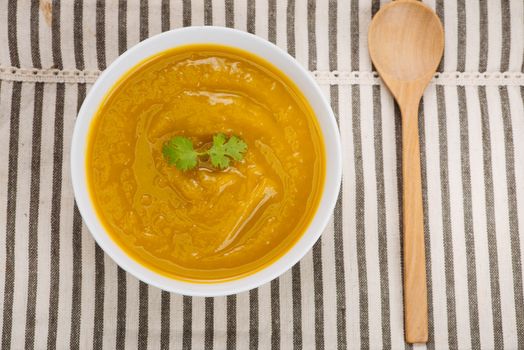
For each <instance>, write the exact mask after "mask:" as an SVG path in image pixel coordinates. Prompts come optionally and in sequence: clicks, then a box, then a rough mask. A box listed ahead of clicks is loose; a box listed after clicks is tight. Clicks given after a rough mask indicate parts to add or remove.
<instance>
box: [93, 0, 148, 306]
mask: <svg viewBox="0 0 524 350" xmlns="http://www.w3.org/2000/svg"><path fill="white" fill-rule="evenodd" d="M126 13H127V47H128V48H130V47H132V46H134V45H136V44H137V43H138V42H139V41H140V1H128V2H127V12H126ZM84 18H85V14H84ZM84 30H85V27H84ZM84 41H85V40H84ZM86 66H87V67H96V66H91V65H86ZM137 300H138V299H137Z"/></svg>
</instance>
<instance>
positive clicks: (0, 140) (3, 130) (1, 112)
mask: <svg viewBox="0 0 524 350" xmlns="http://www.w3.org/2000/svg"><path fill="white" fill-rule="evenodd" d="M2 11H3V10H2ZM0 12H1V11H0ZM5 51H7V50H5ZM12 89H13V84H12V83H6V82H0V105H1V106H2V108H0V120H2V121H5V122H2V123H0V147H1V148H0V149H3V150H8V149H9V130H10V124H11V123H10V111H11V94H12ZM8 164H9V152H5V151H4V152H0V198H7V178H8V171H9V167H8ZM6 216H7V200H5V199H4V200H2V201H0V222H2V223H4V225H5V223H6V222H7V217H6ZM4 232H5V231H4ZM4 235H5V234H4ZM0 251H1V252H2V254H3V257H4V258H3V259H0V281H5V270H6V265H5V264H6V261H5V251H6V240H5V236H4V237H2V239H0ZM0 298H1V299H0V300H4V288H0ZM2 305H3V304H2ZM3 321H4V320H3V318H2V317H0V327H1V326H3Z"/></svg>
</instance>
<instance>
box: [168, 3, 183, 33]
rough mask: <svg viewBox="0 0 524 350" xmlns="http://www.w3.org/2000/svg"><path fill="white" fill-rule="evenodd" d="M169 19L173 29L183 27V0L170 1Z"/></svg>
mask: <svg viewBox="0 0 524 350" xmlns="http://www.w3.org/2000/svg"><path fill="white" fill-rule="evenodd" d="M169 4H170V11H169V17H170V18H169V19H170V23H169V24H170V26H171V28H179V27H182V0H170V3H169Z"/></svg>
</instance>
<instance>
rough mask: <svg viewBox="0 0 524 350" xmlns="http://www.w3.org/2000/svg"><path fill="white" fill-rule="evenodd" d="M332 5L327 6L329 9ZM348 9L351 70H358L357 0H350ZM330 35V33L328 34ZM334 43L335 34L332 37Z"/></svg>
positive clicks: (358, 30) (358, 29)
mask: <svg viewBox="0 0 524 350" xmlns="http://www.w3.org/2000/svg"><path fill="white" fill-rule="evenodd" d="M331 2H335V4H336V1H334V0H330V5H331ZM331 8H332V6H329V9H330V10H331ZM350 11H351V19H350V24H349V26H350V28H349V29H350V36H351V70H352V71H358V70H359V66H360V62H359V32H360V28H359V20H358V0H351V3H350ZM330 37H331V35H330ZM334 40H335V43H336V36H335V38H334Z"/></svg>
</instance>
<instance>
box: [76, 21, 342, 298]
mask: <svg viewBox="0 0 524 350" xmlns="http://www.w3.org/2000/svg"><path fill="white" fill-rule="evenodd" d="M197 43H214V44H221V45H228V46H232V47H237V48H240V49H243V50H245V51H249V52H251V53H253V54H255V55H258V56H260V57H263V58H265V59H266V60H268V61H269V62H271V63H272V64H273V65H275V66H276V67H278V68H279V69H280V70H282V71H283V72H284V73H285V74H286V75H287V76H288V77H289V78H290V79H291V80H293V81H294V82H295V84H296V85H297V86H298V87H299V88H300V90H301V91H302V93H303V94H304V96H305V97H306V99H307V100H308V101H309V103H310V105H311V107H312V108H313V110H314V111H315V115H316V117H317V119H318V122H319V124H320V128H321V130H322V134H323V137H324V142H325V150H326V162H327V163H326V181H325V184H324V188H323V192H322V198H321V200H320V205H319V208H318V209H317V212H316V214H315V216H314V218H313V221H312V222H311V224H310V225H309V227H308V228H307V230H306V232H305V233H304V234H303V236H302V237H301V238H300V240H299V241H298V242H297V243H296V244H295V245H294V246H293V247H292V248H291V249H290V250H289V251H288V252H287V253H286V254H285V255H283V256H282V257H281V258H279V259H278V260H276V261H275V262H274V263H272V264H271V265H269V266H267V267H266V268H264V269H262V270H260V271H258V272H256V273H254V274H252V275H249V276H246V277H243V278H241V279H236V280H232V281H228V282H219V283H190V282H185V281H180V280H176V279H171V278H169V277H166V276H163V275H160V274H158V273H156V272H154V271H152V270H150V269H148V268H146V267H144V266H142V265H140V264H139V263H138V262H136V261H135V260H133V259H132V258H130V257H129V256H128V255H127V254H126V253H125V252H124V251H123V250H122V249H121V248H120V247H119V246H118V245H117V244H116V243H115V242H114V241H113V240H112V239H111V238H110V236H109V235H108V233H107V232H106V230H105V229H104V227H103V226H102V224H101V222H100V220H99V219H98V217H97V215H96V213H95V208H94V207H93V203H92V202H91V200H90V197H89V193H88V188H87V177H86V160H85V158H86V148H87V136H88V131H89V125H90V123H91V120H92V119H93V117H94V116H95V113H96V111H97V109H98V107H99V105H100V103H101V102H102V99H103V98H104V96H105V95H106V93H107V92H108V91H109V90H110V89H111V87H112V86H113V85H114V84H115V83H116V82H117V80H118V79H119V78H120V77H121V76H122V75H123V74H124V73H126V72H127V71H128V70H130V69H131V68H133V67H134V66H135V65H136V64H137V63H139V62H140V61H142V60H143V59H145V58H147V57H149V56H152V55H154V54H156V53H158V52H161V51H164V50H167V49H170V48H173V47H177V46H181V45H187V44H197ZM71 174H72V182H73V189H74V192H75V198H76V202H77V205H78V209H79V210H80V213H81V214H82V217H83V218H84V221H85V223H86V225H87V227H88V229H89V231H90V232H91V234H92V235H93V237H94V238H95V240H96V242H97V243H98V244H99V245H100V247H101V248H102V249H103V250H104V251H105V252H106V253H107V254H108V255H109V256H110V257H111V258H113V260H114V261H115V262H116V263H117V264H118V265H120V267H122V268H123V269H124V270H126V271H127V272H129V273H131V274H132V275H134V276H135V277H137V278H139V279H140V280H142V281H144V282H146V283H149V284H152V285H154V286H156V287H158V288H161V289H164V290H167V291H170V292H175V293H180V294H184V295H192V296H220V295H228V294H234V293H239V292H243V291H246V290H249V289H251V288H255V287H258V286H260V285H262V284H264V283H266V282H269V281H271V280H272V279H274V278H276V277H278V276H280V275H281V274H283V273H284V272H286V271H287V270H288V269H290V268H291V267H292V266H293V265H294V264H295V263H297V262H298V261H299V260H300V259H301V258H302V257H303V256H304V255H305V254H306V253H307V252H308V251H309V249H311V247H312V246H313V244H314V243H315V242H316V241H317V239H318V238H319V237H320V234H321V233H322V231H324V229H325V228H326V226H327V224H328V221H329V219H330V216H331V213H332V212H333V209H334V207H335V203H336V201H337V197H338V193H339V188H340V181H341V175H342V158H341V146H340V135H339V132H338V128H337V123H336V120H335V117H334V115H333V111H332V110H331V108H330V106H329V103H328V101H327V100H326V98H325V97H324V95H323V94H322V92H321V91H320V88H319V87H318V85H317V83H316V82H315V81H314V80H313V78H312V77H311V75H310V74H309V72H308V71H306V70H305V69H304V68H302V66H301V65H300V64H299V63H298V62H297V61H295V59H294V58H293V57H291V56H290V55H289V54H288V53H287V52H285V51H283V50H281V49H280V48H278V47H277V46H275V45H273V44H271V43H270V42H268V41H266V40H264V39H262V38H260V37H257V36H255V35H252V34H248V33H245V32H241V31H238V30H234V29H228V28H222V27H188V28H184V29H176V30H172V31H169V32H165V33H162V34H159V35H156V36H154V37H152V38H149V39H147V40H145V41H142V42H141V43H139V44H137V45H135V46H133V47H132V48H130V49H129V50H128V51H126V52H125V53H124V54H122V55H121V56H120V57H118V58H117V59H116V60H115V61H114V62H113V63H112V64H111V65H110V66H109V67H108V68H107V69H106V70H105V71H104V72H103V73H102V74H101V75H100V77H99V78H98V80H97V81H96V83H95V84H94V85H93V87H92V88H91V90H90V91H89V93H88V95H87V97H86V99H85V100H84V103H83V104H82V108H81V109H80V112H79V113H78V117H77V119H76V124H75V129H74V132H73V141H72V145H71Z"/></svg>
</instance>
